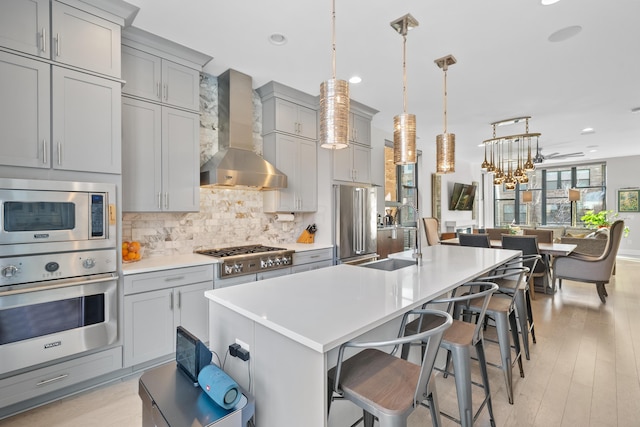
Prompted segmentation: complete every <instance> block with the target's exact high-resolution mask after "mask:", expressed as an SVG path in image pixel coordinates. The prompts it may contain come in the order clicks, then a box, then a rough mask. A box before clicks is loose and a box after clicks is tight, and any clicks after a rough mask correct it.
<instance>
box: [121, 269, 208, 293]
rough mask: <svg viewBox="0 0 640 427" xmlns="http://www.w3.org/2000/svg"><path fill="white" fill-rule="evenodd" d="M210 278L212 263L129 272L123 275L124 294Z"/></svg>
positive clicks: (203, 280)
mask: <svg viewBox="0 0 640 427" xmlns="http://www.w3.org/2000/svg"><path fill="white" fill-rule="evenodd" d="M212 280H213V265H211V264H207V265H201V266H194V267H185V268H173V269H169V270H161V271H154V272H152V273H141V274H131V275H128V276H125V277H124V294H125V295H131V294H137V293H140V292H149V291H155V290H158V289H166V288H174V287H176V286H182V285H189V284H191V283H199V282H207V281H212Z"/></svg>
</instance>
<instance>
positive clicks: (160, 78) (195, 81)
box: [122, 46, 200, 111]
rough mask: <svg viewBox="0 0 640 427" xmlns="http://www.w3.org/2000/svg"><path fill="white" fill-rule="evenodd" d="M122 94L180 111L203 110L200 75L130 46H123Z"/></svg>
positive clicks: (193, 70)
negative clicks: (167, 105)
mask: <svg viewBox="0 0 640 427" xmlns="http://www.w3.org/2000/svg"><path fill="white" fill-rule="evenodd" d="M122 78H123V79H124V80H125V81H126V83H125V85H124V87H123V88H122V92H123V93H125V94H127V95H131V96H135V97H140V98H144V99H148V100H150V101H155V102H161V103H165V104H169V105H172V106H175V107H179V108H185V109H188V110H193V111H197V110H199V109H200V72H199V71H198V70H195V69H193V68H189V67H185V66H184V65H180V64H177V63H175V62H172V61H168V60H166V59H162V58H160V57H158V56H155V55H151V54H149V53H147V52H143V51H141V50H138V49H134V48H131V47H128V46H123V47H122Z"/></svg>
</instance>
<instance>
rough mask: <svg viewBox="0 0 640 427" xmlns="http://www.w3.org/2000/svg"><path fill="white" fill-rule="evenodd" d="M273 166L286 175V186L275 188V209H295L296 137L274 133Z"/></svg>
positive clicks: (296, 178)
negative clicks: (276, 200) (279, 188)
mask: <svg viewBox="0 0 640 427" xmlns="http://www.w3.org/2000/svg"><path fill="white" fill-rule="evenodd" d="M275 166H276V168H278V169H279V170H280V171H281V172H282V173H284V174H285V175H287V188H283V189H281V190H276V191H278V193H279V196H278V198H279V200H278V204H277V208H276V211H279V212H282V211H285V212H294V211H297V210H298V209H297V203H296V202H297V199H296V196H297V190H298V178H299V177H298V176H297V173H298V139H297V138H295V137H293V136H288V135H282V134H277V135H276V160H275Z"/></svg>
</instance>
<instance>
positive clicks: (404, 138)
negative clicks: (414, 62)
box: [391, 13, 419, 165]
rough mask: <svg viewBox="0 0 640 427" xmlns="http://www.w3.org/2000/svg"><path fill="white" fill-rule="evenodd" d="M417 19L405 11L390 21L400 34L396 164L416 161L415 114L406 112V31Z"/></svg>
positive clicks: (395, 141)
mask: <svg viewBox="0 0 640 427" xmlns="http://www.w3.org/2000/svg"><path fill="white" fill-rule="evenodd" d="M418 25H419V24H418V21H417V20H416V19H415V18H414V17H413V16H411V14H409V13H407V14H406V15H404V16H403V17H401V18H399V19H396V20H395V21H393V22H391V27H392V28H393V29H394V30H396V31H397V32H398V33H399V34H400V35H401V36H402V97H403V102H402V106H403V113H402V114H399V115H397V116H395V117H394V118H393V162H394V163H395V164H396V165H408V164H412V163H416V157H417V155H416V154H417V153H416V116H415V114H408V113H407V61H406V57H407V33H408V32H409V30H411V29H413V28H415V27H417V26H418Z"/></svg>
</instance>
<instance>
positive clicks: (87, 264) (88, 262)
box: [82, 258, 96, 269]
mask: <svg viewBox="0 0 640 427" xmlns="http://www.w3.org/2000/svg"><path fill="white" fill-rule="evenodd" d="M82 266H83V267H84V268H86V269H90V268H93V267H95V266H96V259H95V258H86V259H84V260H83V261H82Z"/></svg>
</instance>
